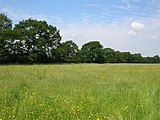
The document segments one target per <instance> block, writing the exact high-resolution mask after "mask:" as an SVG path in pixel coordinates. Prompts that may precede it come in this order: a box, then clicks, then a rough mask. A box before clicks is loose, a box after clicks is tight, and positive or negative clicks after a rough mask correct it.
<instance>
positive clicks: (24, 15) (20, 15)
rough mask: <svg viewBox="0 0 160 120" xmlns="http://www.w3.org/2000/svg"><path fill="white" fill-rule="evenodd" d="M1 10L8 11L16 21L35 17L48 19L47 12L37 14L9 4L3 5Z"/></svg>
mask: <svg viewBox="0 0 160 120" xmlns="http://www.w3.org/2000/svg"><path fill="white" fill-rule="evenodd" d="M0 12H4V13H6V14H7V15H8V16H9V17H12V19H13V20H15V21H20V20H24V19H29V18H34V19H38V20H46V21H48V18H47V15H45V14H36V13H30V12H29V13H28V12H26V11H24V10H19V9H14V8H11V7H8V6H5V7H3V8H2V9H1V10H0Z"/></svg>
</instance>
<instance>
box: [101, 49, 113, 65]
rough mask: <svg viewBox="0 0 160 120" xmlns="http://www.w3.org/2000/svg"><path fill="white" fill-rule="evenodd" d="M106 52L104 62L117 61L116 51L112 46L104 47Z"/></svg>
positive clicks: (104, 52)
mask: <svg viewBox="0 0 160 120" xmlns="http://www.w3.org/2000/svg"><path fill="white" fill-rule="evenodd" d="M103 54H104V62H105V63H114V62H116V59H115V51H114V50H113V49H111V48H104V49H103Z"/></svg>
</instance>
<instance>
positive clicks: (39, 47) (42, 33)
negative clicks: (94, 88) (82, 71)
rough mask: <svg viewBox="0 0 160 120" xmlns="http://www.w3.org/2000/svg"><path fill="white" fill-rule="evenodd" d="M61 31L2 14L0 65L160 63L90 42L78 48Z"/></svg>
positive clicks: (45, 24) (156, 60) (37, 22)
mask: <svg viewBox="0 0 160 120" xmlns="http://www.w3.org/2000/svg"><path fill="white" fill-rule="evenodd" d="M61 39H62V37H61V35H60V31H59V30H58V29H57V28H56V27H55V26H52V25H49V24H48V23H47V22H46V21H38V20H35V19H27V20H22V21H20V22H19V23H18V24H15V25H14V27H13V24H12V20H11V19H10V18H8V17H7V15H6V14H4V13H0V64H34V63H160V57H159V56H158V55H155V56H154V57H142V55H141V54H140V53H136V54H131V53H130V52H120V51H115V50H114V49H112V48H103V46H102V44H101V43H100V42H99V41H90V42H88V43H85V44H84V45H82V48H81V49H79V48H78V46H77V45H76V43H74V42H73V41H72V40H68V41H66V42H63V43H61Z"/></svg>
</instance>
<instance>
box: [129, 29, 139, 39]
mask: <svg viewBox="0 0 160 120" xmlns="http://www.w3.org/2000/svg"><path fill="white" fill-rule="evenodd" d="M128 35H129V36H131V37H134V36H136V35H137V33H136V32H135V31H134V30H130V31H128Z"/></svg>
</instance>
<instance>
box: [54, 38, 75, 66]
mask: <svg viewBox="0 0 160 120" xmlns="http://www.w3.org/2000/svg"><path fill="white" fill-rule="evenodd" d="M77 52H78V46H77V45H76V44H75V43H74V42H73V41H72V40H69V41H66V42H63V43H62V44H61V45H60V46H59V47H58V48H57V49H56V59H57V62H66V63H75V62H76V60H77V59H76V58H77Z"/></svg>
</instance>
